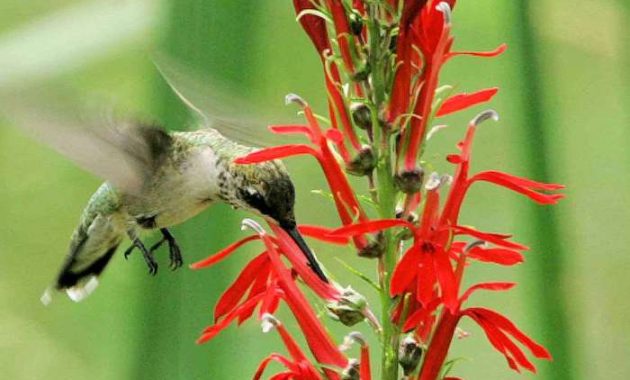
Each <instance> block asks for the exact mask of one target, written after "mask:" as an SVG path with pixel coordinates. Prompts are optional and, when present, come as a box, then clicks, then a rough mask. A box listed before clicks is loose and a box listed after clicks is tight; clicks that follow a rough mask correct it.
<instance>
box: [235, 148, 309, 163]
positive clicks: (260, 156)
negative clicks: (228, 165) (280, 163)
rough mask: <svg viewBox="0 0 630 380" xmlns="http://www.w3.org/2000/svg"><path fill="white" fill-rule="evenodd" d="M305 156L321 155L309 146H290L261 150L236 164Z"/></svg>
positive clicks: (236, 160) (240, 159)
mask: <svg viewBox="0 0 630 380" xmlns="http://www.w3.org/2000/svg"><path fill="white" fill-rule="evenodd" d="M303 154H310V155H312V156H315V157H317V156H318V155H319V153H318V152H317V151H316V150H315V149H313V148H311V147H310V146H308V145H304V144H289V145H280V146H274V147H271V148H265V149H259V150H256V151H254V152H252V153H249V154H247V155H245V156H242V157H238V158H237V159H235V160H234V163H236V164H257V163H260V162H265V161H271V160H276V159H280V158H286V157H291V156H299V155H303Z"/></svg>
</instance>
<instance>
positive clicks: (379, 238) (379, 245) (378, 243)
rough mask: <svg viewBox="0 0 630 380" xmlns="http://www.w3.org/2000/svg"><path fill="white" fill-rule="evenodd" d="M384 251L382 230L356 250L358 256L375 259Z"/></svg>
mask: <svg viewBox="0 0 630 380" xmlns="http://www.w3.org/2000/svg"><path fill="white" fill-rule="evenodd" d="M384 253H385V235H383V233H382V232H379V233H378V234H376V238H372V239H370V242H369V243H368V245H366V246H365V247H363V249H361V250H360V251H359V252H358V255H359V257H366V258H368V259H377V258H379V257H381V256H383V254H384Z"/></svg>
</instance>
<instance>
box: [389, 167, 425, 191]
mask: <svg viewBox="0 0 630 380" xmlns="http://www.w3.org/2000/svg"><path fill="white" fill-rule="evenodd" d="M423 178H424V170H422V168H421V167H416V168H415V169H412V170H404V171H402V172H400V173H398V174H396V176H394V183H395V184H396V186H397V187H398V189H399V190H400V191H402V192H403V193H405V194H413V193H417V192H418V191H420V189H422V180H423Z"/></svg>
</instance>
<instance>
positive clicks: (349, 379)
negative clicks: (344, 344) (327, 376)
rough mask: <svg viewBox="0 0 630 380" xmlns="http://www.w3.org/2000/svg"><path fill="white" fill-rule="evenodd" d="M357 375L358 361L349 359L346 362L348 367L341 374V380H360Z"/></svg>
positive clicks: (358, 373)
mask: <svg viewBox="0 0 630 380" xmlns="http://www.w3.org/2000/svg"><path fill="white" fill-rule="evenodd" d="M359 375H360V372H359V361H358V360H357V359H350V360H348V366H347V367H346V368H344V370H343V372H342V373H341V380H361V378H360V376H359Z"/></svg>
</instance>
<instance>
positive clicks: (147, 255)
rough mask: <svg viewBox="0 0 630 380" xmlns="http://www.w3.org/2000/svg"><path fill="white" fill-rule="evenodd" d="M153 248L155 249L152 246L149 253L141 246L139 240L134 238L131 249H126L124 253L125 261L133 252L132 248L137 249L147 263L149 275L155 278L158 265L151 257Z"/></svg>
mask: <svg viewBox="0 0 630 380" xmlns="http://www.w3.org/2000/svg"><path fill="white" fill-rule="evenodd" d="M158 246H159V244H158ZM154 247H155V248H157V247H156V246H155V245H154V246H153V247H151V250H150V251H149V250H148V249H147V247H145V246H144V244H142V242H141V241H140V239H138V238H134V239H133V240H132V245H131V247H129V248H127V250H126V251H125V259H126V258H127V256H129V254H130V253H131V252H132V251H133V250H134V248H138V249H139V250H140V251H141V252H142V257H144V261H145V262H146V263H147V266H148V267H149V274H150V275H152V276H155V275H156V274H157V271H158V263H157V262H156V261H155V258H154V257H153V250H154Z"/></svg>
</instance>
